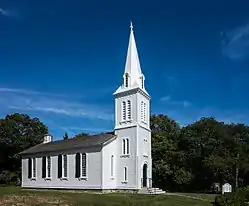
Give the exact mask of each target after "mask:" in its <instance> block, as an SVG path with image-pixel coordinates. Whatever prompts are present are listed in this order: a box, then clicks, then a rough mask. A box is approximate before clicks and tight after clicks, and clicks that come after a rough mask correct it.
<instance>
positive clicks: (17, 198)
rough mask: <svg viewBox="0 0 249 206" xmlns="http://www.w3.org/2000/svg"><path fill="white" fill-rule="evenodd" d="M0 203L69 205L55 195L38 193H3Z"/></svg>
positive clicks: (32, 205) (5, 204)
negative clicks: (49, 195)
mask: <svg viewBox="0 0 249 206" xmlns="http://www.w3.org/2000/svg"><path fill="white" fill-rule="evenodd" d="M0 205H1V206H2V205H4V206H9V205H18V206H34V205H60V206H69V205H70V204H68V203H66V202H65V200H61V199H60V198H57V197H47V196H39V195H4V196H2V197H0Z"/></svg>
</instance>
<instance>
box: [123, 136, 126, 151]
mask: <svg viewBox="0 0 249 206" xmlns="http://www.w3.org/2000/svg"><path fill="white" fill-rule="evenodd" d="M125 151H126V140H125V139H123V154H126V153H125Z"/></svg>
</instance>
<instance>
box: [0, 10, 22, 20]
mask: <svg viewBox="0 0 249 206" xmlns="http://www.w3.org/2000/svg"><path fill="white" fill-rule="evenodd" d="M0 15H2V16H6V17H11V18H16V17H19V14H18V12H16V11H14V10H7V9H3V8H0Z"/></svg>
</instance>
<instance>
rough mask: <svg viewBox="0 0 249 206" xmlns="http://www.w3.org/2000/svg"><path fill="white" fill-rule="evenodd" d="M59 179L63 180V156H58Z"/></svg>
mask: <svg viewBox="0 0 249 206" xmlns="http://www.w3.org/2000/svg"><path fill="white" fill-rule="evenodd" d="M58 178H62V155H61V154H60V155H58Z"/></svg>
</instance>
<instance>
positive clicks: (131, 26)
mask: <svg viewBox="0 0 249 206" xmlns="http://www.w3.org/2000/svg"><path fill="white" fill-rule="evenodd" d="M130 28H131V30H133V25H132V21H131V24H130Z"/></svg>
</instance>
